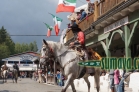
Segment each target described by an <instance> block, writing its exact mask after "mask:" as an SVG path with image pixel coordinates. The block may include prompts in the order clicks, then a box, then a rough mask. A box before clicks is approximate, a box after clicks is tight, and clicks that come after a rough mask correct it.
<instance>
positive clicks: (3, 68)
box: [2, 63, 8, 71]
mask: <svg viewBox="0 0 139 92" xmlns="http://www.w3.org/2000/svg"><path fill="white" fill-rule="evenodd" d="M4 70H8V67H7V65H6V63H4V65H3V66H2V71H4Z"/></svg>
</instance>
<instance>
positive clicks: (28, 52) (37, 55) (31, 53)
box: [10, 51, 40, 57]
mask: <svg viewBox="0 0 139 92" xmlns="http://www.w3.org/2000/svg"><path fill="white" fill-rule="evenodd" d="M22 54H30V55H33V56H36V57H40V55H39V54H38V53H37V52H33V51H27V52H23V53H19V54H14V55H10V57H14V56H18V55H22Z"/></svg>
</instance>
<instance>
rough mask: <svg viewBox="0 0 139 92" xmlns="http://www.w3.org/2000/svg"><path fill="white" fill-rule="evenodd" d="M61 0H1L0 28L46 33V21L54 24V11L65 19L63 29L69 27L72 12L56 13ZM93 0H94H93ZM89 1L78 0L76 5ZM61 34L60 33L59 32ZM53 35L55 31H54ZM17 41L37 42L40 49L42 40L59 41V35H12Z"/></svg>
mask: <svg viewBox="0 0 139 92" xmlns="http://www.w3.org/2000/svg"><path fill="white" fill-rule="evenodd" d="M58 1H59V0H0V28H1V27H2V26H4V28H5V29H6V30H7V32H8V33H9V34H10V35H46V34H47V27H46V26H45V25H44V23H47V24H49V25H50V26H54V22H53V19H52V16H51V15H50V14H49V13H52V14H54V15H56V16H58V17H60V18H62V19H63V22H62V24H61V28H60V29H61V30H63V29H65V28H67V24H68V23H70V21H69V20H68V19H67V15H69V14H71V13H66V12H62V13H56V8H57V5H58ZM91 1H92V2H93V1H94V0H91ZM85 3H87V2H86V0H77V4H76V7H79V6H81V5H83V4H85ZM59 34H60V33H59ZM52 35H55V32H54V31H52ZM11 38H12V40H13V41H14V42H15V43H17V42H18V43H30V42H33V41H36V42H37V46H38V49H41V47H42V40H43V39H45V40H51V41H59V40H60V37H59V36H51V37H46V36H11Z"/></svg>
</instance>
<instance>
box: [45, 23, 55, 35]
mask: <svg viewBox="0 0 139 92" xmlns="http://www.w3.org/2000/svg"><path fill="white" fill-rule="evenodd" d="M44 24H45V25H46V27H47V28H48V31H47V37H50V36H51V31H52V30H53V27H52V26H49V25H48V24H46V23H44Z"/></svg>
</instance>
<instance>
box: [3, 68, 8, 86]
mask: <svg viewBox="0 0 139 92" xmlns="http://www.w3.org/2000/svg"><path fill="white" fill-rule="evenodd" d="M7 77H8V70H3V71H2V78H3V83H6V82H7Z"/></svg>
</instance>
